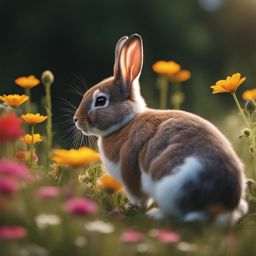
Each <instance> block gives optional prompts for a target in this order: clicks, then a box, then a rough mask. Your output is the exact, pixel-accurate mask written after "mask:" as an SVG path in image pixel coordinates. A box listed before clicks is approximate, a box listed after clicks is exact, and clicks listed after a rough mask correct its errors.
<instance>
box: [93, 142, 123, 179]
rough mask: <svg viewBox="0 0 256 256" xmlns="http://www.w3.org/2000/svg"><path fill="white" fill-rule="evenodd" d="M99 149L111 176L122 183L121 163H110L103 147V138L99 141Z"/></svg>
mask: <svg viewBox="0 0 256 256" xmlns="http://www.w3.org/2000/svg"><path fill="white" fill-rule="evenodd" d="M98 148H99V151H100V158H101V161H102V163H103V165H104V166H105V167H106V169H107V171H108V172H109V174H110V175H111V176H112V177H114V178H115V179H117V180H118V181H119V182H122V177H121V172H120V163H119V162H117V163H114V162H112V161H110V160H109V159H108V158H107V156H106V155H105V153H104V150H103V145H102V138H101V137H99V139H98Z"/></svg>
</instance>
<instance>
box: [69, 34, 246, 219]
mask: <svg viewBox="0 0 256 256" xmlns="http://www.w3.org/2000/svg"><path fill="white" fill-rule="evenodd" d="M142 64H143V44H142V38H141V37H140V36H139V35H138V34H134V35H132V36H130V37H127V36H124V37H122V38H121V39H120V40H119V41H118V43H117V45H116V50H115V64H114V74H113V76H112V77H110V78H107V79H105V80H103V81H101V82H99V83H98V84H96V85H94V86H93V87H91V88H90V89H89V90H88V91H87V92H86V93H85V94H84V96H83V98H82V100H81V102H80V105H79V106H78V108H77V110H76V112H75V114H74V117H73V120H74V123H75V125H76V127H77V128H78V129H79V130H81V131H82V133H83V134H84V135H86V136H97V137H98V148H99V152H100V157H101V160H102V163H103V165H104V167H105V168H106V169H107V170H108V171H109V173H110V174H111V175H112V176H113V177H114V178H116V179H117V180H118V181H120V182H121V183H122V184H123V185H124V191H125V194H126V195H127V197H128V199H129V201H130V202H131V203H132V204H135V205H138V206H141V205H143V203H144V202H145V200H147V199H148V198H152V199H153V200H154V201H155V202H156V204H157V205H158V206H159V209H155V210H153V211H152V213H149V215H152V216H153V217H156V218H158V217H159V218H160V217H171V218H174V219H176V220H178V221H182V222H194V221H199V222H203V221H206V220H209V219H213V218H214V219H216V218H219V220H220V221H224V222H229V223H234V222H236V221H237V220H238V219H239V218H241V217H242V216H243V215H244V214H246V212H247V210H248V205H247V202H246V201H245V200H244V197H245V183H246V182H245V176H244V172H243V165H242V162H241V161H240V160H239V158H238V157H237V155H236V153H235V152H234V150H233V148H232V146H231V144H230V142H229V141H228V140H227V139H226V138H225V137H224V135H223V134H222V133H221V132H220V131H219V130H218V129H217V128H216V127H215V126H214V125H213V124H211V123H210V122H208V121H207V120H205V119H203V118H201V117H199V116H197V115H195V114H192V113H188V112H185V111H180V110H155V109H150V108H148V107H147V106H146V103H145V100H144V99H143V97H142V96H141V93H140V85H139V77H140V74H141V69H142Z"/></svg>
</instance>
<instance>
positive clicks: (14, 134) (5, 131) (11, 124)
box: [0, 113, 23, 143]
mask: <svg viewBox="0 0 256 256" xmlns="http://www.w3.org/2000/svg"><path fill="white" fill-rule="evenodd" d="M21 123H22V121H21V119H20V118H18V117H17V116H16V115H15V114H12V113H11V114H5V115H4V116H2V117H0V143H5V142H6V141H8V140H15V139H18V138H20V137H21V136H22V135H23V131H22V129H21Z"/></svg>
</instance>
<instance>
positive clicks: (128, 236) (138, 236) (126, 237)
mask: <svg viewBox="0 0 256 256" xmlns="http://www.w3.org/2000/svg"><path fill="white" fill-rule="evenodd" d="M143 238H144V235H143V234H142V233H140V232H138V231H136V230H132V229H128V230H125V231H123V233H122V234H121V237H120V240H121V241H122V242H124V243H136V242H140V241H141V240H143Z"/></svg>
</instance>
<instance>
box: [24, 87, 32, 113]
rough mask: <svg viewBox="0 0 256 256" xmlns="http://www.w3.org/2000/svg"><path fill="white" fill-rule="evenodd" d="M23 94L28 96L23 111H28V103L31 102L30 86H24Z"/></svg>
mask: <svg viewBox="0 0 256 256" xmlns="http://www.w3.org/2000/svg"><path fill="white" fill-rule="evenodd" d="M25 94H26V95H27V96H28V100H27V101H26V102H25V112H26V113H29V112H30V109H31V108H30V104H31V92H30V88H25Z"/></svg>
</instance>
